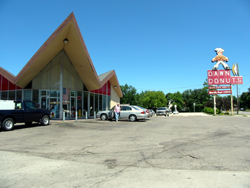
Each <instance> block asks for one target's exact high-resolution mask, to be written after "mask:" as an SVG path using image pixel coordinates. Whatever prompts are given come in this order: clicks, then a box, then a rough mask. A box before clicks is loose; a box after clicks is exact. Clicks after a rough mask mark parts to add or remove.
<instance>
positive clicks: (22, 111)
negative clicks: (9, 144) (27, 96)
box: [0, 100, 51, 131]
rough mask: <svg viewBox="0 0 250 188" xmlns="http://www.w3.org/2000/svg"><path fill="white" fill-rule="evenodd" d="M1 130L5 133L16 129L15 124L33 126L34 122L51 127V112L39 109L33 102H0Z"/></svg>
mask: <svg viewBox="0 0 250 188" xmlns="http://www.w3.org/2000/svg"><path fill="white" fill-rule="evenodd" d="M0 104H1V105H0V128H2V129H3V130H5V131H10V130H13V129H14V124H15V123H25V124H26V125H30V124H32V122H33V121H35V122H38V123H41V124H42V125H49V123H50V118H51V117H50V111H49V110H45V109H38V108H37V106H36V105H35V104H34V103H33V102H32V101H9V100H1V101H0Z"/></svg>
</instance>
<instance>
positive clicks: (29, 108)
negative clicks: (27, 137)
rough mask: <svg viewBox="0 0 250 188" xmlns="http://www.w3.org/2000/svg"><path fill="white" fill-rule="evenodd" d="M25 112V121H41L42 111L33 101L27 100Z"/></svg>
mask: <svg viewBox="0 0 250 188" xmlns="http://www.w3.org/2000/svg"><path fill="white" fill-rule="evenodd" d="M24 104H25V113H24V122H32V121H39V119H40V118H41V117H42V112H40V110H38V109H37V107H36V106H35V105H34V103H33V102H31V101H25V103H24Z"/></svg>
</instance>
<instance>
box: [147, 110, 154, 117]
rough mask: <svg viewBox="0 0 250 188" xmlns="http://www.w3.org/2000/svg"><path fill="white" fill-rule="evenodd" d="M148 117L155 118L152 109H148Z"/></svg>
mask: <svg viewBox="0 0 250 188" xmlns="http://www.w3.org/2000/svg"><path fill="white" fill-rule="evenodd" d="M148 111H149V114H150V117H153V116H155V111H154V110H153V109H148Z"/></svg>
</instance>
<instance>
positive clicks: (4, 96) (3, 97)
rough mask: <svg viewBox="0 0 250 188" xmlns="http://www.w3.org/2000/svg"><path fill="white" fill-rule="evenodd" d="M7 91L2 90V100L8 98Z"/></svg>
mask: <svg viewBox="0 0 250 188" xmlns="http://www.w3.org/2000/svg"><path fill="white" fill-rule="evenodd" d="M7 93H8V92H7V91H2V100H8V97H7Z"/></svg>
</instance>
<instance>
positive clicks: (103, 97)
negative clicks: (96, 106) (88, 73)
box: [102, 95, 106, 110]
mask: <svg viewBox="0 0 250 188" xmlns="http://www.w3.org/2000/svg"><path fill="white" fill-rule="evenodd" d="M102 110H106V95H103V96H102Z"/></svg>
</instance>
